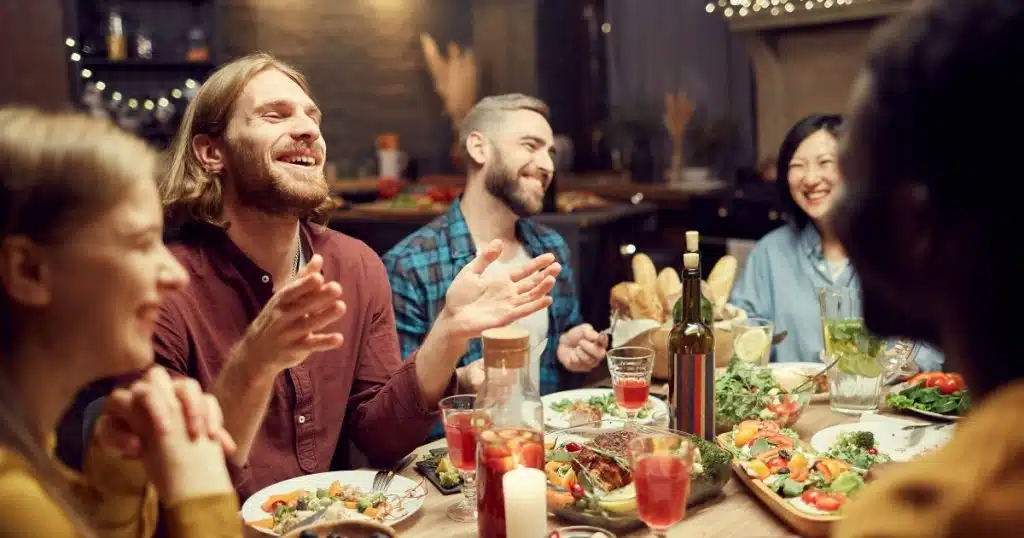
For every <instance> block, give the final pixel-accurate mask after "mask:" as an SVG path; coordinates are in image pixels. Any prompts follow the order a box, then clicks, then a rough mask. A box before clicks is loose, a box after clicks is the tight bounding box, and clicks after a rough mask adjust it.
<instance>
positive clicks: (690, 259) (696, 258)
mask: <svg viewBox="0 0 1024 538" xmlns="http://www.w3.org/2000/svg"><path fill="white" fill-rule="evenodd" d="M699 263H700V255H699V254H697V253H696V252H687V253H686V254H683V268H685V269H696V268H697V265H698V264H699Z"/></svg>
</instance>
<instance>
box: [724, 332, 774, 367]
mask: <svg viewBox="0 0 1024 538" xmlns="http://www.w3.org/2000/svg"><path fill="white" fill-rule="evenodd" d="M770 345H771V341H770V340H769V339H768V333H767V332H765V331H763V330H761V329H748V330H746V331H744V332H743V333H741V334H739V335H738V336H737V337H736V340H735V341H733V348H732V352H733V355H735V356H736V358H738V359H740V360H744V361H751V362H761V357H762V356H764V353H765V351H767V350H768V346H770Z"/></svg>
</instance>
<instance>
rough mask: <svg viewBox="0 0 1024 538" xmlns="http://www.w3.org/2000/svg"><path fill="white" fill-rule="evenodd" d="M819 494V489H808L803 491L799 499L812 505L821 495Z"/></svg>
mask: <svg viewBox="0 0 1024 538" xmlns="http://www.w3.org/2000/svg"><path fill="white" fill-rule="evenodd" d="M821 495H822V493H821V490H817V489H809V490H806V491H804V493H803V495H801V496H800V499H801V500H803V501H804V502H805V503H807V504H809V505H811V506H814V505H816V504H817V503H818V497H821Z"/></svg>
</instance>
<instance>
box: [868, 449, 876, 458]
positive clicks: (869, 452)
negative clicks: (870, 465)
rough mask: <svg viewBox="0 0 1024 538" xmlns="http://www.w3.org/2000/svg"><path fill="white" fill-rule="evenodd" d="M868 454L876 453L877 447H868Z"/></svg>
mask: <svg viewBox="0 0 1024 538" xmlns="http://www.w3.org/2000/svg"><path fill="white" fill-rule="evenodd" d="M868 454H871V455H872V456H874V455H875V454H878V449H877V448H875V447H871V448H869V449H868Z"/></svg>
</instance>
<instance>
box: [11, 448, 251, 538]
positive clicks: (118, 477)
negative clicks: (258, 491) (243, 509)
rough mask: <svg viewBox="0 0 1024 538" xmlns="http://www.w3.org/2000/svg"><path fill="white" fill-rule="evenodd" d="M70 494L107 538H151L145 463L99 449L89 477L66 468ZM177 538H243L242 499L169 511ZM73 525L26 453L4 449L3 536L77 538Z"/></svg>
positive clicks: (214, 499) (152, 508)
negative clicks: (38, 475)
mask: <svg viewBox="0 0 1024 538" xmlns="http://www.w3.org/2000/svg"><path fill="white" fill-rule="evenodd" d="M60 469H61V471H62V473H63V474H64V476H65V478H66V479H67V481H68V486H69V488H70V491H71V492H72V493H73V494H74V495H75V497H77V498H78V500H79V502H80V503H81V505H82V506H83V508H84V509H85V511H86V513H87V514H88V515H89V516H90V517H91V518H92V523H93V528H95V529H96V531H97V533H98V535H99V536H100V537H101V538H148V537H150V536H152V535H153V531H154V529H155V528H156V519H157V497H156V491H155V490H154V489H153V487H152V486H151V485H150V484H148V482H147V479H146V474H145V471H144V470H143V468H142V464H141V463H139V462H136V461H129V460H124V459H121V458H118V457H116V456H114V455H111V454H108V453H106V452H105V451H104V450H102V449H101V448H99V447H97V446H96V445H93V446H91V447H90V448H89V450H88V451H87V454H86V459H85V465H84V470H83V474H81V475H80V474H78V473H76V472H74V471H72V470H71V469H68V468H66V467H63V466H61V467H60ZM164 517H166V518H167V528H168V531H169V534H170V536H171V537H172V538H199V537H202V538H240V537H241V536H242V528H241V523H240V519H239V516H238V499H237V498H236V497H235V494H234V493H233V492H232V493H230V494H225V495H216V496H208V497H203V498H195V499H189V500H186V501H183V502H181V503H178V504H176V505H174V506H169V507H166V510H165V512H164ZM75 534H76V533H75V531H74V528H73V527H72V524H71V521H70V520H69V519H68V518H67V516H66V515H65V514H64V512H63V511H62V510H61V508H60V507H59V506H58V505H57V504H56V503H54V502H53V500H52V499H51V498H50V497H49V495H48V494H47V493H46V491H45V490H44V489H43V486H42V485H41V483H40V481H39V479H38V477H37V476H35V474H34V473H33V471H32V468H31V467H30V466H29V463H28V461H27V460H26V459H25V458H24V457H22V456H21V455H20V454H18V453H16V452H14V451H12V450H10V449H8V448H6V447H0V537H3V538H22V537H23V538H42V537H46V538H64V537H68V538H70V537H73V536H75Z"/></svg>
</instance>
